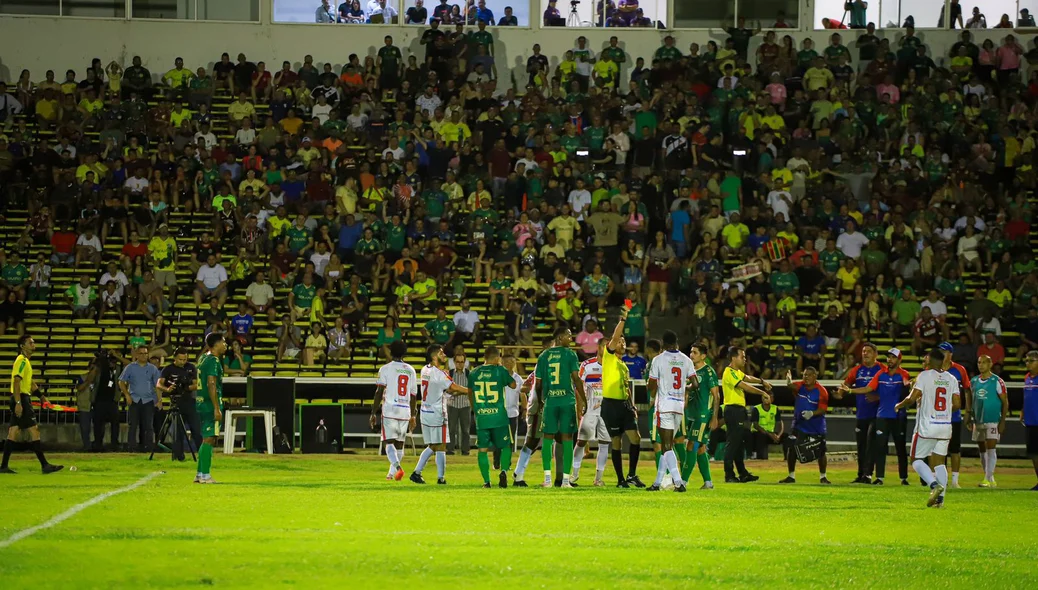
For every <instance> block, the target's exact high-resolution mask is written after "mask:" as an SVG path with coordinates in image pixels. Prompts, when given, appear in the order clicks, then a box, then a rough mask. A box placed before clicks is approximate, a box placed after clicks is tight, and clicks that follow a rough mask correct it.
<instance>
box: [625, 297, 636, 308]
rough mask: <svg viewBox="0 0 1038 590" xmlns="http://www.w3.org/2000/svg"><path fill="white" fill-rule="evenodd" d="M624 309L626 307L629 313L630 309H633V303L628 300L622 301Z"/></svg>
mask: <svg viewBox="0 0 1038 590" xmlns="http://www.w3.org/2000/svg"><path fill="white" fill-rule="evenodd" d="M624 307H626V308H627V309H628V311H629V310H630V309H631V308H632V307H634V302H633V301H631V300H630V299H624Z"/></svg>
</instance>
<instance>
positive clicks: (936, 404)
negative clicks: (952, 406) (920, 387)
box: [933, 387, 948, 412]
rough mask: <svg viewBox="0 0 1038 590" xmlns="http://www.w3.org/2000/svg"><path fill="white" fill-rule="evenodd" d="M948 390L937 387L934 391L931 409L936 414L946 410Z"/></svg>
mask: <svg viewBox="0 0 1038 590" xmlns="http://www.w3.org/2000/svg"><path fill="white" fill-rule="evenodd" d="M947 395H948V390H947V389H945V388H943V387H938V388H937V389H936V390H934V399H933V409H935V410H937V411H938V412H943V411H945V410H947V409H948V398H947V397H946V396H947Z"/></svg>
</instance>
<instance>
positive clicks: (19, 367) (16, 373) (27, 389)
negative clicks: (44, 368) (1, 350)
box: [11, 354, 32, 395]
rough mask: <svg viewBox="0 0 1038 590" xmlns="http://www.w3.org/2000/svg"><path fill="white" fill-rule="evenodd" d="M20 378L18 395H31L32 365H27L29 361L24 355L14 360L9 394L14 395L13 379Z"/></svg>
mask: <svg viewBox="0 0 1038 590" xmlns="http://www.w3.org/2000/svg"><path fill="white" fill-rule="evenodd" d="M15 377H21V378H22V382H21V385H19V387H18V390H19V393H21V394H25V395H29V394H30V393H32V365H31V364H29V359H27V358H26V357H25V355H22V354H20V355H18V358H16V359H14V367H12V368H11V393H12V394H14V393H15V391H14V378H15Z"/></svg>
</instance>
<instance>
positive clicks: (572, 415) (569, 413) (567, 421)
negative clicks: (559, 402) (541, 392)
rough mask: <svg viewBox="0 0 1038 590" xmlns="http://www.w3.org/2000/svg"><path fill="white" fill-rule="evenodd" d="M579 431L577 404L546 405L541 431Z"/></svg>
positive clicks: (545, 432) (556, 432) (570, 432)
mask: <svg viewBox="0 0 1038 590" xmlns="http://www.w3.org/2000/svg"><path fill="white" fill-rule="evenodd" d="M576 431H577V407H576V406H544V415H543V416H541V432H542V433H544V434H574V433H575V432H576Z"/></svg>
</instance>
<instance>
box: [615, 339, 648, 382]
mask: <svg viewBox="0 0 1038 590" xmlns="http://www.w3.org/2000/svg"><path fill="white" fill-rule="evenodd" d="M620 360H622V361H623V362H624V364H625V365H627V370H628V371H630V372H631V379H644V378H645V377H644V375H645V367H646V366H648V361H646V360H645V357H643V356H642V355H640V354H638V343H637V342H628V343H627V351H626V354H624V355H623V356H622V357H621V358H620Z"/></svg>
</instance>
